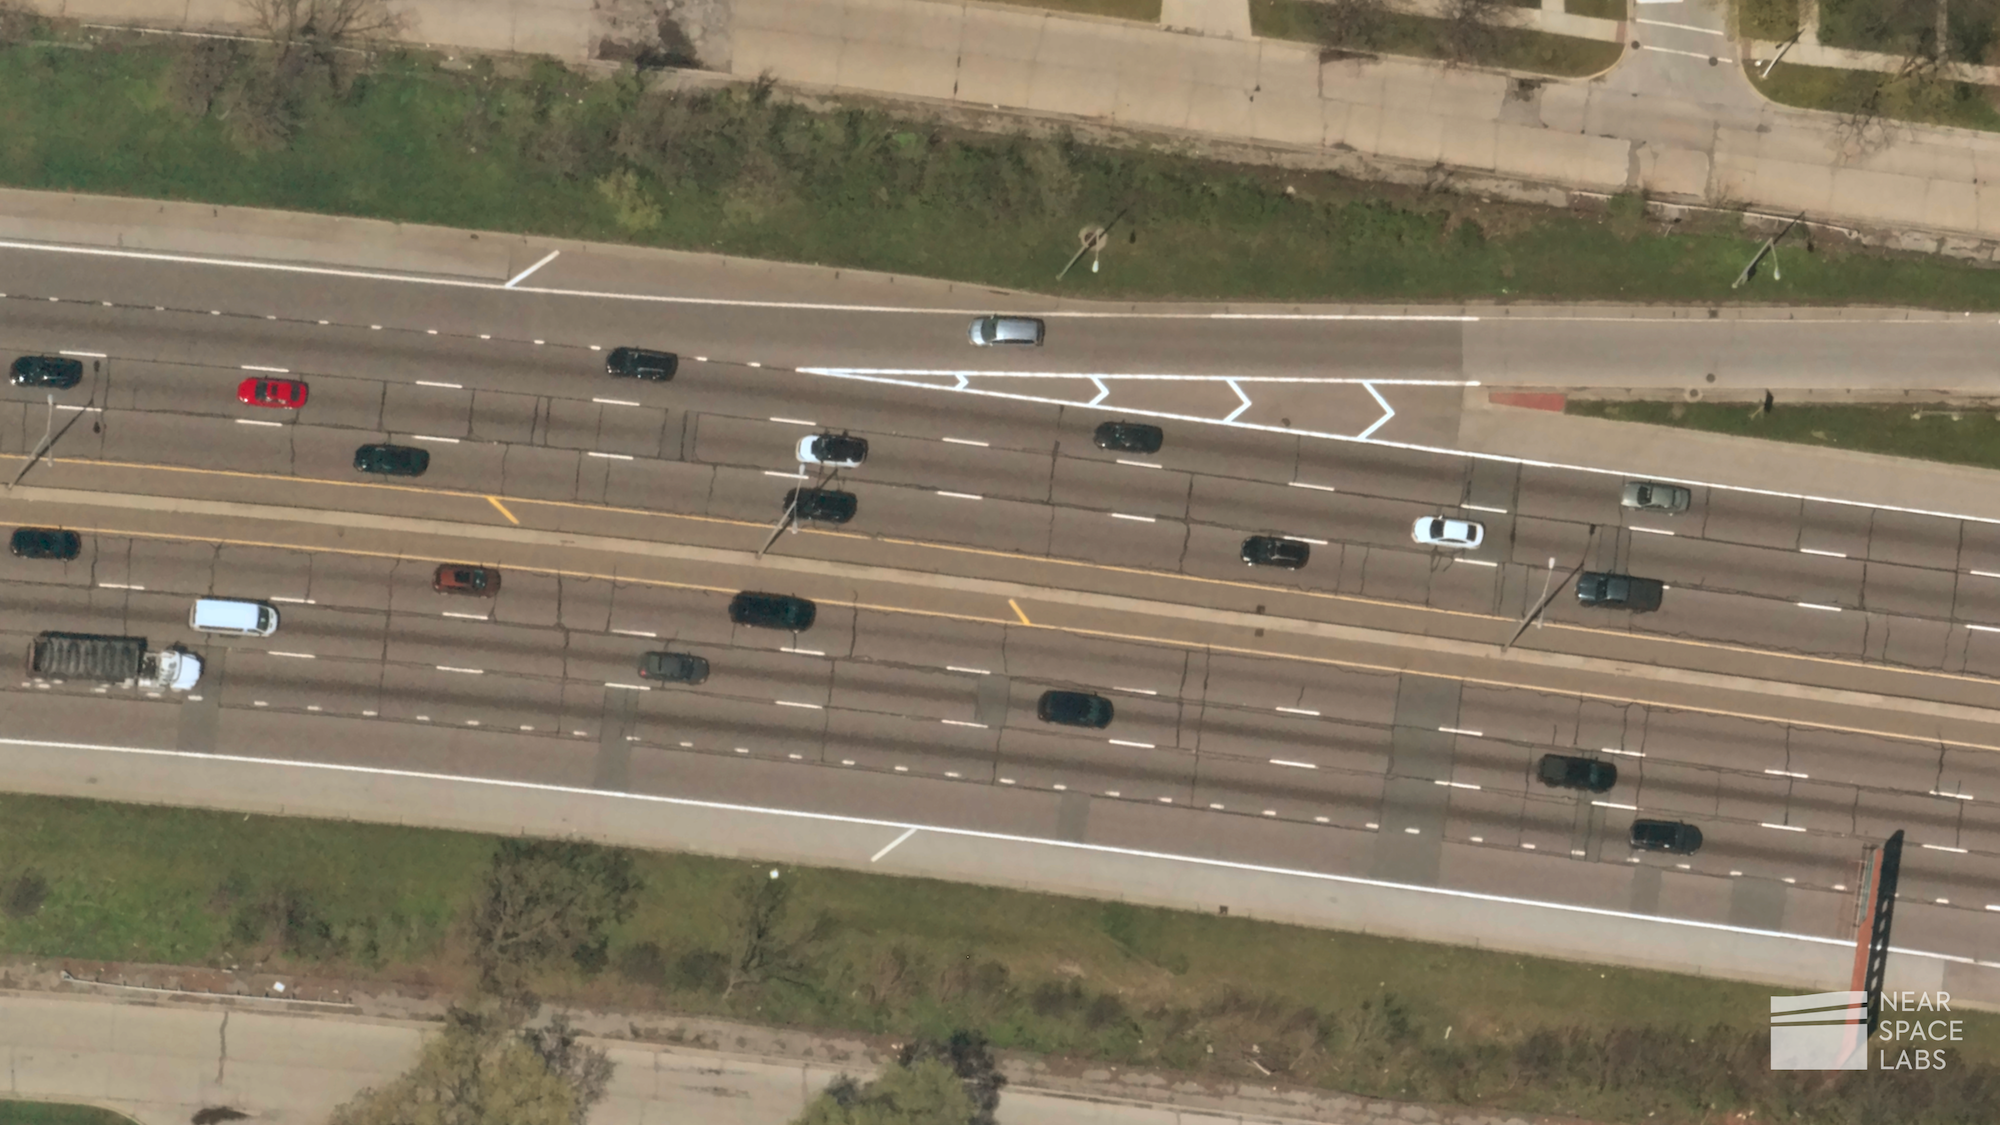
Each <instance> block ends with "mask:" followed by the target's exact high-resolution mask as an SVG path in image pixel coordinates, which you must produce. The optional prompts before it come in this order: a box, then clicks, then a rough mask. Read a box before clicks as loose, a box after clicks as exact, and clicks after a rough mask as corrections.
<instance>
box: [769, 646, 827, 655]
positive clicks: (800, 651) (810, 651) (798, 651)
mask: <svg viewBox="0 0 2000 1125" xmlns="http://www.w3.org/2000/svg"><path fill="white" fill-rule="evenodd" d="M778 651H779V652H789V653H791V654H792V655H793V656H825V655H826V653H823V652H821V651H820V650H818V649H816V648H781V649H779V650H778Z"/></svg>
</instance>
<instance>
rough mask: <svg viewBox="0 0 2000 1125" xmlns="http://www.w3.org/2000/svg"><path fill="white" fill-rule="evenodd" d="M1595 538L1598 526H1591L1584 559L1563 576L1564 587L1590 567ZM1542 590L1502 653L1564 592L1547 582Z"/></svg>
mask: <svg viewBox="0 0 2000 1125" xmlns="http://www.w3.org/2000/svg"><path fill="white" fill-rule="evenodd" d="M1595 538H1597V525H1596V524H1591V525H1590V531H1589V533H1588V534H1586V535H1585V536H1584V540H1583V557H1582V558H1580V559H1578V560H1577V561H1576V566H1574V567H1572V568H1571V569H1570V572H1569V573H1568V574H1565V575H1563V586H1567V585H1569V580H1570V579H1572V578H1575V577H1576V576H1577V575H1578V574H1579V573H1581V572H1582V571H1583V568H1584V567H1586V566H1588V565H1590V544H1591V540H1593V539H1595ZM1549 562H1550V563H1551V564H1553V563H1554V562H1555V560H1554V559H1550V560H1549ZM1549 573H1550V574H1554V573H1555V568H1554V567H1553V566H1551V567H1550V568H1549ZM1542 589H1543V593H1542V597H1541V600H1540V601H1537V602H1536V603H1535V608H1533V609H1531V610H1529V611H1528V615H1527V616H1526V617H1523V618H1522V619H1521V626H1520V628H1518V629H1515V630H1514V635H1513V636H1511V637H1508V638H1507V643H1506V644H1504V645H1501V646H1500V651H1502V652H1505V651H1507V650H1508V649H1510V648H1513V647H1514V642H1515V641H1518V640H1520V639H1521V634H1523V633H1525V632H1527V631H1528V626H1530V625H1533V624H1534V623H1535V622H1537V621H1539V620H1541V617H1542V611H1544V610H1546V609H1548V608H1549V603H1550V602H1552V601H1554V600H1555V598H1556V596H1557V595H1559V594H1561V593H1562V591H1563V587H1562V586H1557V587H1556V588H1555V589H1553V590H1551V589H1549V584H1548V583H1547V582H1544V583H1543V584H1542Z"/></svg>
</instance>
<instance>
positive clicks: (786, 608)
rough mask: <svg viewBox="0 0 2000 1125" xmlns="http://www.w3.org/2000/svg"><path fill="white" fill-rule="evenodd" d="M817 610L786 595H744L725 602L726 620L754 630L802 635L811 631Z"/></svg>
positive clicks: (808, 603)
mask: <svg viewBox="0 0 2000 1125" xmlns="http://www.w3.org/2000/svg"><path fill="white" fill-rule="evenodd" d="M818 616H819V607H818V606H815V605H814V604H812V603H811V602H809V601H807V600H805V599H804V598H795V597H793V596H792V595H790V594H760V593H756V592H755V591H751V590H745V591H744V592H742V593H740V594H738V595H736V596H735V597H733V598H731V599H729V619H730V620H731V621H734V622H735V623H736V624H738V625H748V626H750V627H752V628H756V629H786V630H789V631H791V632H794V633H803V632H805V631H806V630H807V629H810V628H812V624H813V621H814V620H815V619H816V618H818Z"/></svg>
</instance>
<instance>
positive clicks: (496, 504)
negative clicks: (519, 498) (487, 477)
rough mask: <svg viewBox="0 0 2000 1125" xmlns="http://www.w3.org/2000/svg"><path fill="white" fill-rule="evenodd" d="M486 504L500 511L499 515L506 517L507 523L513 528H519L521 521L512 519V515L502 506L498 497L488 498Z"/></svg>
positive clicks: (505, 506)
mask: <svg viewBox="0 0 2000 1125" xmlns="http://www.w3.org/2000/svg"><path fill="white" fill-rule="evenodd" d="M486 502H487V503H488V504H491V505H493V506H494V507H496V508H498V509H500V514H501V515H503V516H506V517H507V522H508V523H511V524H513V525H514V526H515V527H519V526H521V521H520V520H518V519H516V518H514V513H512V512H510V511H508V510H507V505H505V504H502V503H501V502H500V498H499V497H498V496H488V497H487V498H486Z"/></svg>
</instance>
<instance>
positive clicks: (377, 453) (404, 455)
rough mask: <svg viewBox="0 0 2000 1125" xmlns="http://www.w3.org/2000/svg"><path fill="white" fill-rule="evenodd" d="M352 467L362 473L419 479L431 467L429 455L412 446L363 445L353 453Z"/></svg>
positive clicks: (425, 451) (428, 451) (428, 452)
mask: <svg viewBox="0 0 2000 1125" xmlns="http://www.w3.org/2000/svg"><path fill="white" fill-rule="evenodd" d="M354 467H355V468H356V469H358V470H360V471H361V472H364V473H383V474H385V475H388V476H392V477H420V476H423V475H424V470H425V469H428V468H430V467H431V454H430V450H428V449H418V448H417V447H416V446H413V445H364V446H362V447H361V448H359V449H356V450H355V451H354Z"/></svg>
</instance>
